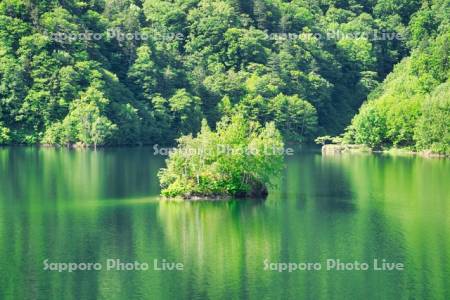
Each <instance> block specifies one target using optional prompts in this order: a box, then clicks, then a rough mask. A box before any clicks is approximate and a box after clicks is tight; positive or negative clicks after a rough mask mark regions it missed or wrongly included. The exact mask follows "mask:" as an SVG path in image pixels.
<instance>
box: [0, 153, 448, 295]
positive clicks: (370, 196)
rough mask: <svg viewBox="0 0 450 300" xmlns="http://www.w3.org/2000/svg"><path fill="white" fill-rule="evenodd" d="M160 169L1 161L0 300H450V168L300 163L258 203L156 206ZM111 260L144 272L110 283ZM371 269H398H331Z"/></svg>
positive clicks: (363, 159) (401, 160)
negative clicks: (62, 266) (333, 262)
mask: <svg viewBox="0 0 450 300" xmlns="http://www.w3.org/2000/svg"><path fill="white" fill-rule="evenodd" d="M163 165H164V161H163V159H162V158H159V157H155V156H153V153H152V149H151V148H118V149H104V150H99V151H96V152H94V151H70V150H64V149H60V150H56V149H37V148H0V251H1V252H0V253H1V257H0V299H14V300H15V299H204V298H211V299H247V298H248V299H258V300H260V299H450V284H449V283H450V188H449V187H450V184H449V182H450V180H449V179H450V161H448V160H439V159H423V158H415V157H383V156H366V155H355V156H342V157H322V156H321V155H320V153H317V152H314V151H305V152H303V153H300V154H298V155H296V156H294V157H288V158H286V166H287V168H286V170H285V175H284V177H283V178H280V179H279V188H278V189H276V190H274V191H272V192H271V194H270V196H269V198H268V199H267V200H266V201H241V202H238V201H229V202H220V203H173V202H172V203H167V202H160V201H158V197H157V196H158V193H159V188H158V181H157V177H156V174H157V171H158V169H159V168H160V167H162V166H163ZM109 258H117V259H120V260H121V261H123V262H134V261H139V262H147V263H148V264H149V265H150V270H148V271H128V272H126V271H106V270H105V269H106V260H107V259H109ZM374 258H378V259H386V260H387V261H389V262H400V263H403V264H404V265H405V270H404V271H390V272H388V271H374V270H369V271H336V270H333V271H327V270H326V260H327V259H340V260H341V261H342V262H354V261H358V262H368V263H369V264H370V265H372V262H373V259H374ZM45 259H49V261H50V262H100V263H102V264H103V270H101V271H90V272H74V273H68V272H63V273H58V272H49V271H44V270H43V267H44V264H43V261H44V260H45ZM154 259H159V260H162V259H166V260H167V261H176V262H182V263H183V264H184V271H178V272H177V271H172V272H167V271H166V272H161V271H155V270H153V260H154ZM264 260H267V261H269V262H320V263H322V265H323V268H322V270H320V271H296V272H292V273H289V272H281V273H280V272H276V271H270V270H269V271H265V270H264Z"/></svg>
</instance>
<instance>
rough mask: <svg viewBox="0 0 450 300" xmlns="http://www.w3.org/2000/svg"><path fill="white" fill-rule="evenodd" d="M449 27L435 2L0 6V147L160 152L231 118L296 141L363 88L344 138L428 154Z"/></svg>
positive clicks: (151, 1)
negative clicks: (151, 146) (272, 128)
mask: <svg viewBox="0 0 450 300" xmlns="http://www.w3.org/2000/svg"><path fill="white" fill-rule="evenodd" d="M448 19H449V12H448V1H447V0H433V1H431V0H430V1H426V0H423V1H420V0H400V1H398V0H397V1H396V0H378V1H377V0H324V1H317V0H293V1H287V0H285V1H282V0H221V1H220V0H172V1H162V0H91V1H87V0H86V1H81V0H80V1H76V0H66V1H55V0H41V1H32V0H1V2H0V80H1V82H0V144H8V143H14V144H19V143H24V144H35V143H41V144H54V145H71V144H76V143H78V144H83V145H111V144H114V145H115V144H130V145H132V144H146V143H160V144H168V143H169V144H170V143H172V142H173V141H174V139H175V138H177V137H179V136H180V135H182V134H188V133H195V132H197V131H198V130H199V129H200V125H201V121H202V119H203V118H206V119H207V120H208V123H209V124H210V125H211V126H214V125H215V123H216V122H217V121H218V120H219V119H220V118H221V117H222V116H223V115H228V114H230V115H231V114H233V112H234V111H239V112H242V113H243V114H244V115H245V116H246V117H247V118H248V119H254V120H258V121H260V122H262V123H264V122H266V121H274V122H275V124H276V126H277V127H278V128H279V129H280V130H281V132H282V133H283V135H284V139H285V141H286V142H304V141H309V140H312V139H313V138H314V137H315V136H317V135H324V134H339V133H341V132H343V130H344V128H345V127H346V126H348V124H350V122H351V120H352V118H353V117H354V115H355V114H356V113H357V111H358V109H359V108H360V106H361V104H362V103H363V102H364V101H365V100H366V99H367V96H368V95H369V94H370V93H371V92H372V94H371V98H373V99H378V100H373V101H371V102H370V103H369V104H368V105H365V106H364V108H363V109H362V110H361V112H360V113H359V115H358V116H357V117H355V118H354V119H353V123H352V125H351V127H350V130H348V133H347V137H348V138H349V139H353V140H356V141H357V142H362V143H367V144H370V145H376V146H379V145H385V144H386V145H387V144H393V145H415V144H416V142H417V143H418V144H420V145H421V146H420V147H423V148H427V147H428V146H429V145H430V143H432V144H433V145H434V141H435V140H436V139H437V138H438V136H439V135H440V134H441V132H442V130H443V129H442V128H440V129H435V128H431V127H432V126H434V125H433V124H435V123H434V119H435V118H443V120H444V124H443V125H439V126H441V127H442V126H443V127H444V130H445V127H446V125H447V126H448V124H445V122H446V120H448V98H449V97H448V91H449V88H448V81H447V80H448V74H449V72H448V52H449V48H448V36H449V33H448V31H449V27H448ZM408 56H409V58H406V59H404V58H405V57H408ZM402 59H403V60H402ZM400 61H401V63H400V64H399V65H398V66H397V67H396V68H395V71H394V73H392V74H391V75H389V76H388V79H387V80H386V81H385V82H384V83H383V84H382V85H380V83H381V82H383V80H384V79H385V78H386V76H387V75H388V74H389V73H390V72H391V71H392V70H393V68H394V65H395V64H397V63H399V62H400ZM442 84H444V85H442ZM373 91H375V92H373ZM439 99H441V100H439ZM441 103H443V104H442V105H444V106H445V105H447V106H446V107H447V108H446V109H447V110H446V111H447V117H445V112H442V111H441ZM391 106H392V107H393V109H390V107H391ZM378 108H379V109H378ZM436 111H438V112H436ZM372 112H376V114H377V117H376V118H375V120H373V118H372V116H373V114H372ZM384 113H385V114H388V115H389V117H388V116H382V117H378V115H382V114H384ZM441 113H442V114H444V115H442V116H441V115H439V114H441ZM419 116H420V117H419ZM379 119H382V120H383V121H382V122H385V123H386V124H384V123H383V124H382V125H381V127H382V128H380V127H379V126H378V123H379V122H380V121H379ZM372 120H373V122H372ZM417 120H419V121H417ZM441 121H442V120H441ZM371 122H372V123H371ZM391 123H395V124H391ZM441 123H442V122H441ZM367 127H368V128H367ZM382 130H386V132H387V133H384V132H381V133H379V131H382ZM439 130H440V131H439ZM373 131H374V132H375V133H373ZM429 131H433V132H435V133H433V135H430V134H428V132H429ZM364 134H367V136H365V135H364ZM427 139H428V140H427ZM435 148H436V149H437V150H439V149H441V148H439V147H438V146H436V147H435ZM439 151H441V150H439Z"/></svg>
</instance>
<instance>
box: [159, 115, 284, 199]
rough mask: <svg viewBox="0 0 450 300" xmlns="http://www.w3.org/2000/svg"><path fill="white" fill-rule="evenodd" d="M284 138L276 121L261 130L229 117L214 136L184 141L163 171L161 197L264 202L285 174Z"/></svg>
mask: <svg viewBox="0 0 450 300" xmlns="http://www.w3.org/2000/svg"><path fill="white" fill-rule="evenodd" d="M283 148H284V144H283V139H282V136H281V134H280V132H279V131H278V130H277V129H276V127H275V124H274V123H273V122H270V123H266V125H265V126H261V125H260V124H259V123H258V122H254V121H248V120H246V119H245V118H244V117H243V116H242V115H235V116H233V117H231V118H228V117H224V118H223V119H222V120H221V121H220V122H218V124H217V130H216V131H215V132H214V131H212V130H211V129H210V128H209V126H208V125H207V123H206V121H203V123H202V129H201V131H200V133H199V134H198V135H197V136H196V137H193V136H192V135H187V136H183V137H181V138H179V139H178V147H177V148H176V149H175V150H174V151H173V152H171V153H170V155H169V158H168V159H167V161H166V164H167V167H166V168H164V169H161V170H160V172H159V174H158V177H159V179H160V183H161V187H162V191H161V194H162V196H164V197H167V198H183V199H220V198H230V197H236V198H246V197H248V198H261V197H266V196H267V194H268V190H267V188H268V187H270V186H271V185H272V181H271V179H272V178H274V177H276V176H277V175H280V172H281V171H282V169H283V153H282V149H283Z"/></svg>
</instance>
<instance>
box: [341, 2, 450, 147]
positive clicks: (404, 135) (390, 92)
mask: <svg viewBox="0 0 450 300" xmlns="http://www.w3.org/2000/svg"><path fill="white" fill-rule="evenodd" d="M449 22H450V2H449V1H435V2H434V3H433V4H432V5H424V7H423V8H422V9H421V10H420V11H419V12H418V13H416V14H415V15H414V16H413V17H412V19H411V21H410V25H409V31H410V40H409V41H408V43H409V45H410V47H411V48H412V49H413V50H412V53H411V56H410V57H408V58H405V59H404V60H402V62H401V63H400V64H398V65H397V66H396V67H395V70H394V71H393V73H392V74H390V75H389V76H388V77H387V79H386V80H385V82H384V83H383V84H382V85H381V86H380V87H379V88H378V89H376V90H375V91H374V92H373V93H372V94H371V95H370V97H369V98H370V100H369V101H368V102H367V103H366V104H365V105H364V106H363V107H362V108H361V111H360V112H359V114H358V115H357V116H356V117H355V118H354V119H353V121H352V124H351V126H350V127H349V128H348V132H347V134H346V138H347V140H350V141H353V142H356V143H364V144H367V145H370V146H372V147H375V148H383V147H385V148H390V147H402V148H405V147H406V148H410V149H413V150H431V151H433V152H436V153H446V154H450V82H449V75H450V44H449V42H450V23H449Z"/></svg>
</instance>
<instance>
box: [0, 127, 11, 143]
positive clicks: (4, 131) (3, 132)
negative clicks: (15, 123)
mask: <svg viewBox="0 0 450 300" xmlns="http://www.w3.org/2000/svg"><path fill="white" fill-rule="evenodd" d="M9 139H10V137H9V129H8V128H6V127H3V126H2V124H1V123H0V145H2V144H7V143H8V142H9Z"/></svg>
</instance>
